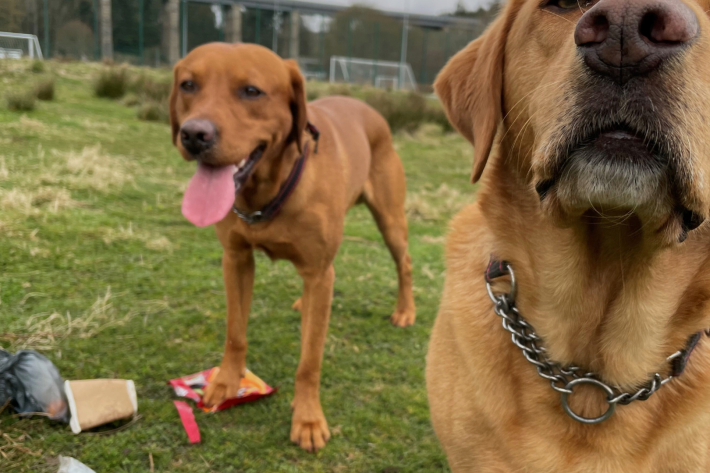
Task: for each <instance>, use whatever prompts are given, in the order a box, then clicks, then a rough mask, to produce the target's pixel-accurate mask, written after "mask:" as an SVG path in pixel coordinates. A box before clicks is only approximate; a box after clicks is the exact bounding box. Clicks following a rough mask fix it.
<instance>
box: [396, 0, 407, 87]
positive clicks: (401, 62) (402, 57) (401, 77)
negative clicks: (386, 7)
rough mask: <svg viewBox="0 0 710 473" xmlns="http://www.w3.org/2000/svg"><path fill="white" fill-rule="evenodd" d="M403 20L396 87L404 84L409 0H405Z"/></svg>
mask: <svg viewBox="0 0 710 473" xmlns="http://www.w3.org/2000/svg"><path fill="white" fill-rule="evenodd" d="M405 10H406V11H405V12H404V21H403V22H402V51H401V53H400V56H399V84H397V89H401V88H402V86H403V85H404V65H405V64H407V40H408V34H409V2H408V1H407V0H405Z"/></svg>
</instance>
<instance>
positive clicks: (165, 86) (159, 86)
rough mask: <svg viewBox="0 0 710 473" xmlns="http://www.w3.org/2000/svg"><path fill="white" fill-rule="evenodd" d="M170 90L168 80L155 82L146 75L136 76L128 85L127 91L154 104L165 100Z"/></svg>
mask: <svg viewBox="0 0 710 473" xmlns="http://www.w3.org/2000/svg"><path fill="white" fill-rule="evenodd" d="M171 88H172V82H170V81H169V80H155V79H153V78H152V77H150V76H148V75H147V74H141V75H139V76H137V77H136V78H135V79H134V80H132V81H131V83H130V85H129V90H130V91H131V92H133V93H135V94H136V95H137V96H139V97H143V98H145V99H148V100H154V101H156V102H162V101H164V100H167V98H168V97H169V96H170V90H171Z"/></svg>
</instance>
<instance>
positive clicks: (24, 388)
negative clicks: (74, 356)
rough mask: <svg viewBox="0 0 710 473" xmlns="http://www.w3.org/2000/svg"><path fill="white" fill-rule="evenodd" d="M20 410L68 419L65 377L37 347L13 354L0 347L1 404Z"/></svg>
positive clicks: (20, 411)
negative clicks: (37, 350) (8, 404)
mask: <svg viewBox="0 0 710 473" xmlns="http://www.w3.org/2000/svg"><path fill="white" fill-rule="evenodd" d="M8 399H10V400H11V401H10V407H12V408H13V409H14V410H15V411H16V412H18V413H20V414H24V413H27V414H29V413H32V412H45V413H47V414H49V417H50V419H53V420H60V421H63V422H69V409H68V408H67V397H66V395H65V394H64V380H63V379H62V377H61V376H60V375H59V371H58V370H57V367H56V366H54V364H53V363H52V362H51V361H49V360H48V359H47V357H45V356H44V355H40V354H39V353H37V352H36V351H34V350H21V351H18V352H17V353H15V354H14V355H13V354H12V353H10V352H8V351H5V350H3V349H0V407H2V406H4V405H5V403H7V401H8Z"/></svg>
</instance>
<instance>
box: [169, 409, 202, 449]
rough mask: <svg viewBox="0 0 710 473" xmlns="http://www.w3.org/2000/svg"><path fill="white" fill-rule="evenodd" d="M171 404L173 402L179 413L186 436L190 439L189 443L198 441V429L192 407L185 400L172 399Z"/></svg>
mask: <svg viewBox="0 0 710 473" xmlns="http://www.w3.org/2000/svg"><path fill="white" fill-rule="evenodd" d="M173 404H175V407H176V408H177V410H178V414H180V420H181V421H182V426H183V427H184V428H185V432H187V438H189V439H190V443H199V442H200V429H199V428H198V427H197V422H195V414H193V412H192V407H190V405H189V404H188V403H186V402H185V401H173Z"/></svg>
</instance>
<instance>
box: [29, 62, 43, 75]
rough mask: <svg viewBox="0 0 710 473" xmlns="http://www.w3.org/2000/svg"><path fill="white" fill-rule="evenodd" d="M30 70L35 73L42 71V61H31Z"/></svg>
mask: <svg viewBox="0 0 710 473" xmlns="http://www.w3.org/2000/svg"><path fill="white" fill-rule="evenodd" d="M30 71H32V72H34V73H35V74H42V73H43V72H44V63H43V62H42V61H32V65H31V66H30Z"/></svg>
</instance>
